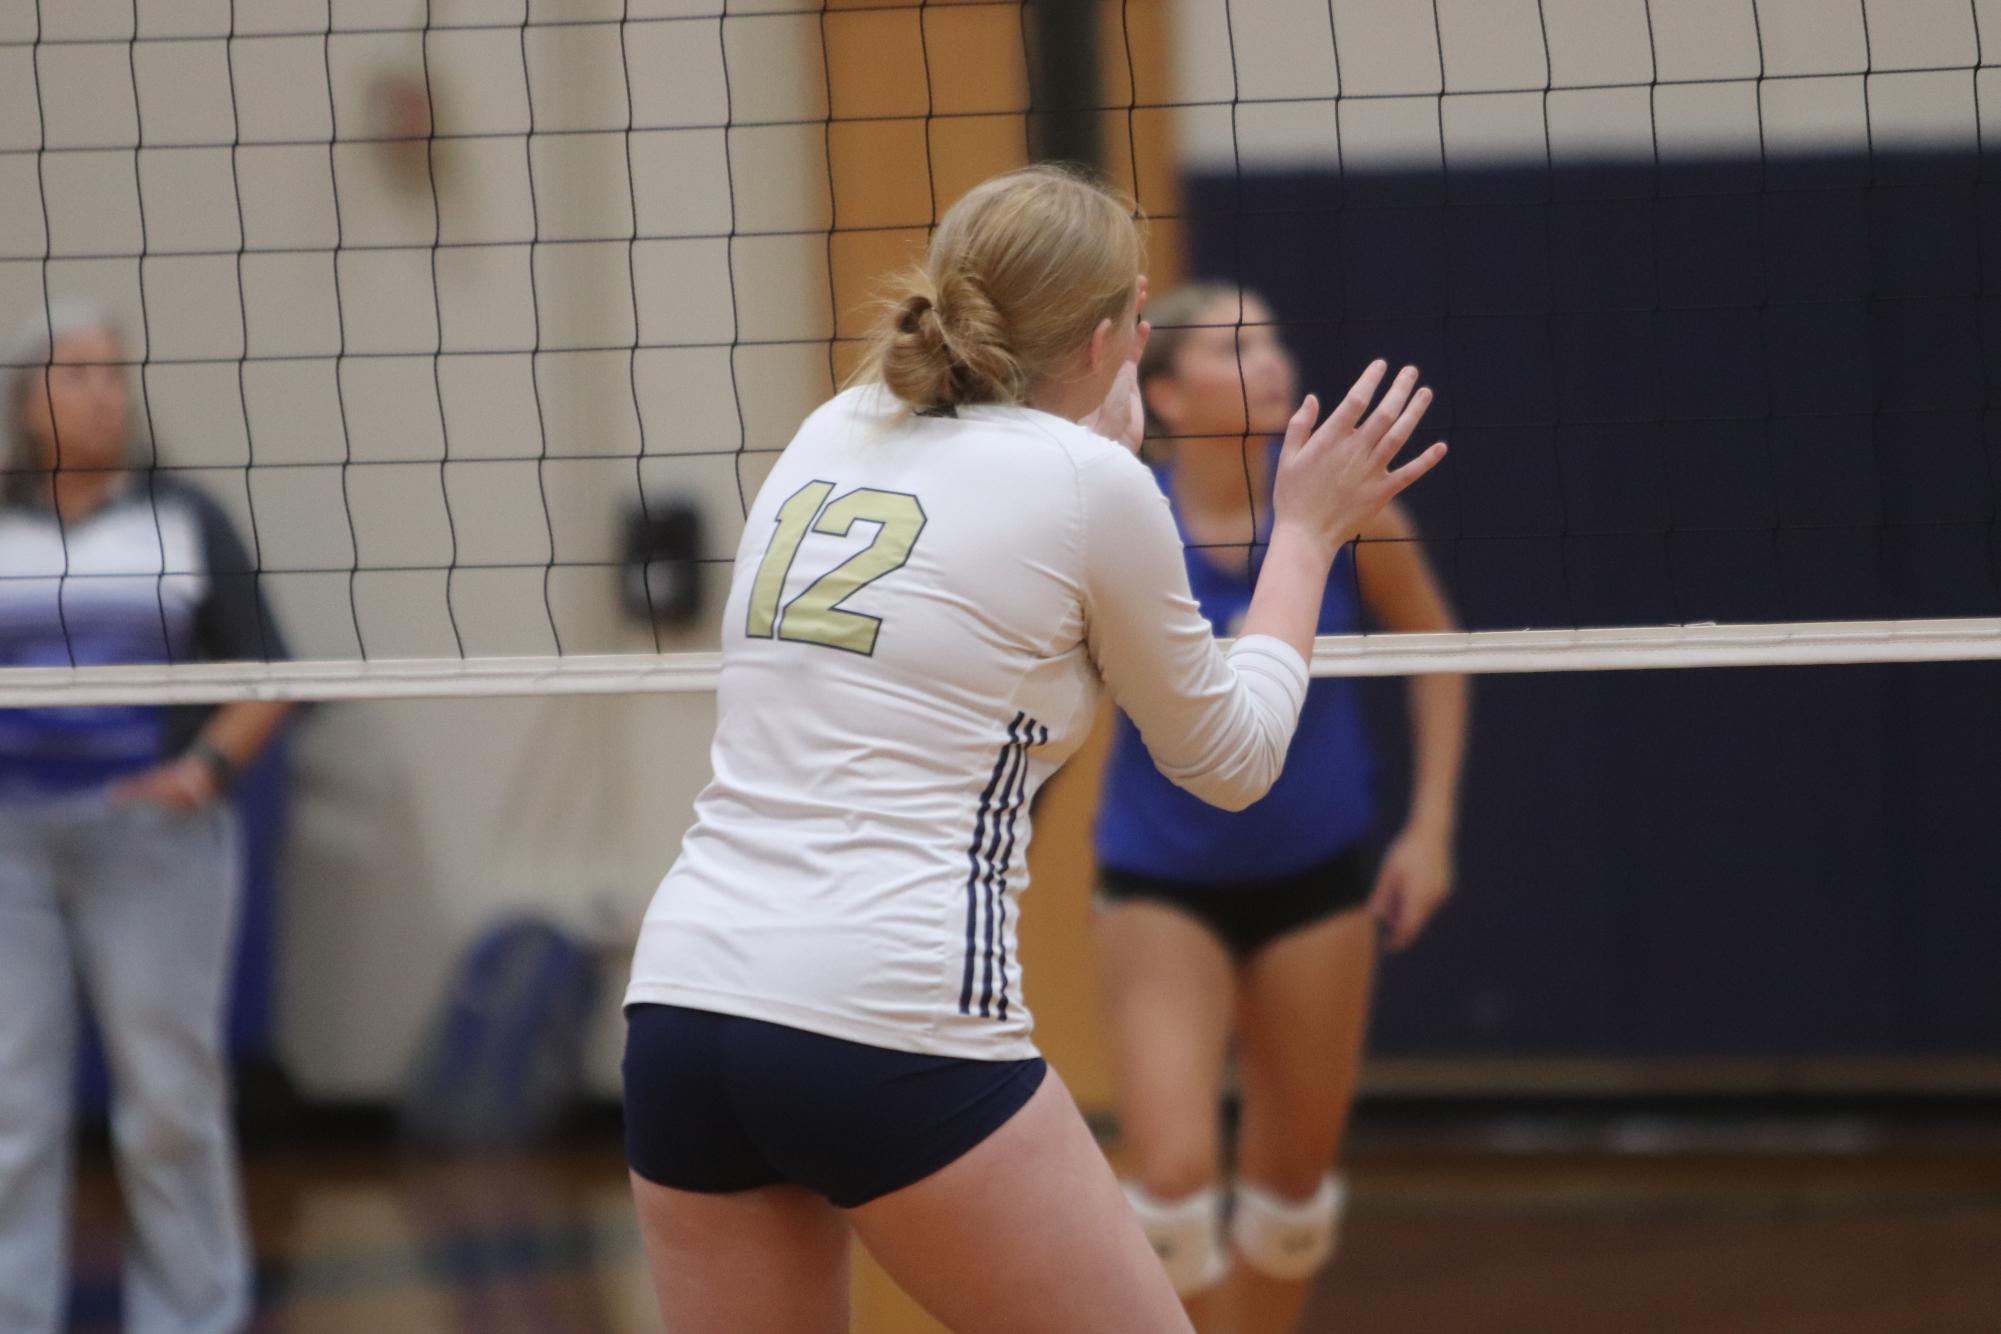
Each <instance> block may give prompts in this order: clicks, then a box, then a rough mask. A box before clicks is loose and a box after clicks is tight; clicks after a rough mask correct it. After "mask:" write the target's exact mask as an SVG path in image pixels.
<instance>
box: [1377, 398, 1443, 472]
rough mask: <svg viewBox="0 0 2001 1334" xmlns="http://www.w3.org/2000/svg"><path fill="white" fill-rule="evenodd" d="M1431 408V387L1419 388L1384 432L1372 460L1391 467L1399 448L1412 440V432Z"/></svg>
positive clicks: (1379, 465) (1380, 465) (1378, 464)
mask: <svg viewBox="0 0 2001 1334" xmlns="http://www.w3.org/2000/svg"><path fill="white" fill-rule="evenodd" d="M1430 409H1431V391H1430V390H1429V389H1419V390H1418V391H1417V392H1416V393H1414V394H1412V395H1411V396H1410V402H1408V403H1406V404H1404V408H1403V411H1401V412H1399V413H1398V414H1397V417H1396V420H1395V421H1393V422H1391V423H1390V426H1389V429H1388V430H1386V431H1384V432H1383V438H1382V439H1380V440H1378V441H1377V442H1376V445H1375V449H1374V451H1373V452H1372V454H1371V455H1370V462H1371V463H1373V464H1375V465H1376V466H1377V467H1379V468H1387V467H1389V465H1390V460H1391V459H1393V458H1395V457H1396V456H1397V451H1398V450H1400V449H1402V448H1403V447H1404V446H1405V445H1406V444H1408V443H1409V442H1410V438H1411V436H1412V434H1413V433H1415V432H1416V430H1417V424H1418V423H1419V422H1421V421H1423V420H1424V414H1425V413H1426V412H1428V411H1430Z"/></svg>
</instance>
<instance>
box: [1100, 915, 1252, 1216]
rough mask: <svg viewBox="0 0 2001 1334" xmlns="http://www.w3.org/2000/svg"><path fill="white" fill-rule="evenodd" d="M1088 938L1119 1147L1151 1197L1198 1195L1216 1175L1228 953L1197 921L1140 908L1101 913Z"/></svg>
mask: <svg viewBox="0 0 2001 1334" xmlns="http://www.w3.org/2000/svg"><path fill="white" fill-rule="evenodd" d="M1092 934H1093V941H1094V946H1095V950H1096V955H1097V961H1098V984H1099V991H1100V994H1101V996H1102V998H1103V1004H1104V1013H1105V1031H1106V1047H1107V1050H1108V1052H1109V1055H1110V1059H1111V1067H1112V1084H1113V1090H1114V1096H1115V1097H1116V1099H1117V1103H1118V1119H1119V1138H1120V1143H1121V1145H1122V1146H1123V1147H1124V1148H1125V1149H1126V1150H1127V1152H1128V1153H1129V1154H1130V1155H1131V1161H1132V1166H1133V1171H1134V1173H1135V1174H1136V1175H1137V1176H1139V1177H1140V1179H1141V1180H1142V1181H1144V1182H1145V1184H1146V1185H1147V1188H1148V1189H1149V1190H1151V1191H1153V1192H1154V1193H1155V1194H1157V1195H1160V1196H1162V1197H1163V1198H1176V1197H1179V1196H1181V1195H1185V1194H1187V1193H1189V1192H1190V1191H1195V1190H1199V1189H1201V1188H1202V1187H1203V1186H1205V1185H1207V1184H1208V1183H1209V1182H1210V1181H1211V1180H1212V1179H1213V1178H1214V1176H1215V1171H1216V1160H1217V1136H1218V1133H1219V1128H1218V1105H1219V1103H1220V1101H1221V1097H1222V1079H1223V1059H1224V1053H1225V1051H1226V1050H1227V1048H1228V1044H1229V1036H1230V1023H1231V1016H1232V1013H1233V1011H1234V1009H1235V1004H1236V982H1235V979H1234V977H1233V969H1234V965H1233V963H1232V961H1231V959H1230V955H1229V952H1228V950H1227V949H1225V948H1224V946H1223V943H1222V941H1221V940H1219V939H1217V937H1216V936H1215V934H1214V933H1213V932H1211V931H1210V930H1209V929H1208V928H1207V927H1205V926H1203V925H1202V924H1201V922H1199V921H1197V920H1196V919H1195V918H1194V917H1192V916H1190V915H1189V914H1187V913H1184V912H1182V911H1180V910H1179V909H1176V908H1171V907H1166V906H1163V905H1160V904H1155V903H1149V902H1146V901H1144V900H1139V901H1127V902H1120V903H1114V904H1110V905H1107V906H1105V907H1103V908H1101V909H1099V910H1098V911H1097V912H1096V913H1095V914H1094V920H1093V928H1092Z"/></svg>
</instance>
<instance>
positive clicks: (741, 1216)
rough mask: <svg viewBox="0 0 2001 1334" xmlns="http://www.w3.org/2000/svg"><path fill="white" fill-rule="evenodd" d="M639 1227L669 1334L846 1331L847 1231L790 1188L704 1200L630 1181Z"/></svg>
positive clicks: (827, 1207) (826, 1207) (635, 1178)
mask: <svg viewBox="0 0 2001 1334" xmlns="http://www.w3.org/2000/svg"><path fill="white" fill-rule="evenodd" d="M632 1196H633V1201H634V1203H636V1204H637V1205H638V1208H639V1231H640V1235H641V1237H642V1238H644V1240H645V1245H646V1259H647V1264H648V1267H649V1268H650V1269H651V1270H652V1274H653V1288H654V1292H655V1293H656V1294H657V1295H658V1297H659V1301H660V1314H661V1318H662V1319H663V1320H664V1321H665V1322H666V1326H667V1328H668V1329H669V1330H671V1331H673V1334H742V1331H745V1330H765V1329H768V1330H783V1331H786V1334H843V1331H845V1330H846V1329H847V1327H848V1235H849V1234H848V1226H847V1220H846V1219H844V1218H843V1217H842V1216H841V1212H840V1211H839V1210H838V1209H836V1208H834V1206H833V1205H831V1204H829V1203H827V1202H826V1200H824V1199H822V1198H821V1197H819V1196H818V1195H815V1194H813V1193H812V1192H810V1191H807V1190H803V1189H801V1188H800V1187H797V1186H764V1187H760V1188H759V1189H756V1190H745V1191H737V1192H734V1193H731V1194H720V1195H710V1194H702V1193H698V1192H694V1191H685V1190H674V1189H672V1188H671V1187H668V1186H662V1185H657V1184H655V1183H654V1182H651V1181H648V1180H646V1179H645V1178H644V1177H641V1176H639V1175H637V1174H636V1173H635V1174H633V1175H632Z"/></svg>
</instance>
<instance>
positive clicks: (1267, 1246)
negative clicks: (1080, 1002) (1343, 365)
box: [1096, 284, 1467, 1334]
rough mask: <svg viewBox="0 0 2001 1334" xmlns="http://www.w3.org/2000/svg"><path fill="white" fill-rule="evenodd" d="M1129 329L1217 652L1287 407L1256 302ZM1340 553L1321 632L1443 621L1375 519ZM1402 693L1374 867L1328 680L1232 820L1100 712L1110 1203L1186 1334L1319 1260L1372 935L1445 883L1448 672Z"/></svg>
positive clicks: (1232, 293)
mask: <svg viewBox="0 0 2001 1334" xmlns="http://www.w3.org/2000/svg"><path fill="white" fill-rule="evenodd" d="M1148 313H1149V316H1150V317H1151V319H1152V321H1153V325H1154V333H1153V337H1152V341H1151V342H1150V343H1149V344H1148V346H1147V349H1146V354H1145V357H1144V359H1143V360H1142V362H1141V365H1140V385H1141V391H1142V393H1143V395H1144V397H1145V401H1146V407H1147V424H1148V432H1149V435H1150V436H1151V437H1152V440H1151V442H1150V445H1149V453H1150V456H1151V457H1153V459H1154V462H1155V466H1156V469H1157V474H1158V476H1159V478H1160V481H1161V485H1162V489H1163V490H1165V491H1166V492H1167V494H1168V497H1169V499H1170V501H1171V502H1172V504H1173V508H1174V517H1175V521H1176V523H1177V525H1178V526H1179V528H1180V530H1181V535H1182V539H1183V541H1184V543H1185V544H1186V547H1187V552H1186V555H1187V564H1188V577H1189V585H1190V588H1191V590H1192V591H1193V593H1194V595H1195V597H1196V599H1197V600H1198V601H1199V602H1200V603H1201V607H1202V612H1203V614H1204V615H1205V616H1207V617H1208V619H1209V621H1210V623H1211V624H1212V625H1213V626H1214V627H1215V630H1216V633H1217V634H1219V635H1233V634H1237V633H1239V632H1240V630H1241V628H1242V625H1243V619H1244V614H1245V611H1246V609H1247V608H1248V606H1249V605H1250V599H1251V593H1252V590H1253V588H1254V587H1255V585H1256V580H1257V577H1258V573H1259V570H1260V567H1261V565H1262V562H1263V559H1264V552H1265V547H1264V544H1265V543H1266V542H1268V541H1269V536H1270V531H1271V519H1272V481H1273V476H1274V465H1275V463H1276V460H1277V456H1278V444H1279V437H1280V436H1281V435H1282V434H1283V432H1284V431H1285V428H1286V421H1287V418H1288V417H1289V416H1290V415H1291V413H1292V410H1293V406H1294V404H1295V402H1296V400H1295V399H1294V398H1293V395H1294V394H1295V392H1296V372H1295V369H1294V366H1293V361H1292V357H1291V355H1290V354H1289V353H1288V352H1287V350H1286V348H1285V346H1284V344H1283V343H1282V342H1281V340H1280V338H1279V335H1278V331H1277V329H1276V328H1275V326H1274V324H1273V321H1272V314H1271V311H1270V309H1269V308H1268V307H1267V306H1266V305H1265V303H1264V302H1263V301H1262V300H1260V299H1259V298H1258V297H1256V296H1255V295H1252V294H1249V293H1240V292H1239V291H1238V290H1237V289H1236V288H1234V287H1231V286H1225V285H1221V284H1201V285H1194V286H1190V287H1186V288H1183V289H1182V290H1180V291H1177V292H1173V293H1170V294H1168V295H1166V296H1164V297H1161V298H1160V299H1158V300H1156V301H1155V302H1153V303H1152V304H1151V305H1150V307H1149V312H1148ZM1361 535H1362V536H1363V537H1364V538H1365V539H1368V540H1366V541H1365V542H1364V543H1362V545H1361V546H1360V547H1359V548H1357V547H1352V546H1351V547H1349V548H1348V549H1347V550H1346V551H1344V552H1343V554H1342V555H1341V557H1340V558H1339V559H1338V560H1337V561H1336V563H1335V565H1334V567H1333V571H1332V573H1331V575H1330V577H1329V579H1328V582H1327V590H1326V596H1325V597H1324V598H1323V599H1322V602H1321V609H1320V622H1319V632H1320V633H1321V634H1344V633H1351V632H1354V631H1357V630H1360V629H1361V628H1362V625H1363V623H1364V621H1365V620H1367V621H1371V622H1373V623H1375V624H1377V625H1380V626H1383V627H1385V628H1387V629H1391V630H1407V631H1424V630H1450V629H1454V628H1456V627H1455V626H1454V623H1453V617H1452V612H1451V609H1450V608H1449V607H1448V606H1447V604H1446V601H1445V598H1444V596H1443V594H1442V593H1441V591H1440V589H1439V586H1438V581H1437V579H1436V578H1435V577H1434V575H1433V573H1432V570H1431V567H1430V564H1429V563H1428V562H1427V560H1426V559H1425V556H1424V552H1423V548H1422V547H1421V546H1420V545H1419V543H1418V541H1417V534H1416V530H1415V529H1414V527H1413V526H1412V524H1411V521H1410V518H1409V516H1408V515H1407V514H1406V513H1404V511H1403V510H1402V509H1401V508H1400V507H1399V506H1397V505H1396V504H1395V503H1392V504H1391V505H1389V506H1388V507H1387V508H1385V509H1384V510H1383V511H1382V512H1381V514H1380V515H1378V516H1377V517H1376V518H1375V519H1374V520H1373V521H1372V522H1371V523H1370V524H1369V525H1368V526H1367V527H1366V528H1365V529H1364V530H1363V532H1362V534H1361ZM1410 690H1411V721H1412V734H1413V748H1414V761H1415V763H1414V771H1413V772H1414V777H1413V787H1412V792H1411V796H1410V807H1409V812H1408V815H1407V817H1406V821H1405V823H1404V826H1403V828H1402V830H1401V832H1400V833H1399V834H1398V835H1397V837H1396V839H1395V840H1394V841H1393V842H1392V843H1391V845H1390V848H1389V850H1388V853H1387V855H1386V856H1385V857H1384V858H1383V859H1382V862H1381V865H1380V867H1377V866H1375V865H1374V864H1373V859H1372V857H1371V856H1370V854H1369V852H1368V851H1367V843H1368V840H1369V835H1370V832H1371V829H1372V827H1373V825H1374V822H1375V819H1376V815H1377V809H1376V794H1375V792H1374V785H1373V782H1372V765H1371V759H1370V755H1369V748H1368V742H1367V739H1366V737H1365V736H1364V734H1363V727H1362V719H1361V715H1360V711H1359V709H1358V707H1357V703H1356V698H1355V690H1354V685H1353V683H1352V682H1351V681H1348V680H1345V679H1339V678H1335V679H1321V680H1316V681H1315V682H1314V683H1313V685H1312V688H1311V689H1310V690H1309V692H1308V694H1307V699H1306V704H1305V707H1304V708H1303V710H1302V711H1301V715H1300V720H1299V729H1298V731H1297V733H1296V734H1295V736H1294V739H1293V742H1292V749H1291V752H1290V755H1289V757H1288V759H1287V761H1286V767H1285V772H1284V773H1283V774H1282V775H1281V776H1280V777H1279V779H1278V781H1277V782H1276V783H1275V784H1274V785H1273V786H1272V789H1271V791H1270V792H1269V793H1268V794H1267V795H1265V796H1264V797H1263V798H1262V799H1261V800H1260V801H1258V802H1257V803H1256V804H1254V805H1252V806H1250V807H1249V808H1248V809H1246V810H1243V811H1237V812H1231V811H1225V810H1218V809H1216V808H1215V807H1213V806H1208V805H1205V804H1204V803H1202V802H1200V801H1198V800H1195V799H1194V798H1192V797H1190V796H1189V795H1188V794H1187V793H1186V792H1185V791H1183V790H1181V789H1180V788H1177V787H1176V786H1175V785H1174V784H1173V783H1171V782H1169V781H1168V780H1167V779H1166V778H1165V777H1163V776H1162V775H1161V773H1160V772H1159V770H1158V769H1157V768H1156V767H1155V765H1154V763H1153V761H1152V760H1151V759H1150V758H1149V757H1148V755H1147V753H1146V748H1145V746H1144V744H1143V743H1142V741H1141V736H1140V731H1139V730H1138V729H1136V728H1135V727H1134V725H1133V723H1132V721H1131V720H1130V719H1129V718H1127V717H1126V715H1124V714H1123V713H1121V714H1120V715H1119V719H1118V730H1117V735H1116V738H1115V740H1114V742H1113V750H1112V755H1111V759H1110V762H1109V766H1108V768H1107V771H1106V776H1105V787H1104V796H1103V802H1102V805H1101V807H1100V811H1099V817H1098V826H1097V852H1098V862H1099V867H1100V880H1099V911H1098V914H1097V929H1096V935H1097V946H1098V958H1099V965H1100V972H1101V976H1102V981H1103V994H1104V997H1105V1001H1106V1005H1107V1014H1108V1019H1109V1031H1110V1036H1111V1047H1112V1055H1113V1069H1114V1077H1115V1082H1116V1086H1117V1096H1118V1109H1119V1125H1120V1130H1121V1134H1122V1138H1123V1142H1124V1143H1125V1145H1126V1146H1127V1147H1128V1148H1129V1149H1130V1150H1131V1152H1132V1158H1131V1169H1132V1177H1131V1179H1130V1180H1129V1181H1128V1182H1127V1195H1128V1197H1129V1198H1130V1200H1131V1202H1132V1205H1133V1208H1134V1211H1135V1212H1136V1213H1137V1214H1138V1215H1139V1218H1140V1221H1141V1223H1142V1225H1143V1226H1144V1227H1145V1228H1146V1230H1147V1233H1148V1235H1149V1237H1150V1238H1151V1239H1152V1241H1153V1243H1154V1247H1155V1249H1156V1250H1157V1251H1159V1252H1160V1254H1161V1256H1162V1258H1163V1259H1164V1260H1165V1262H1166V1264H1167V1268H1168V1272H1169V1276H1170V1277H1171V1278H1173V1280H1174V1282H1175V1286H1176V1288H1177V1289H1178V1290H1179V1291H1180V1292H1181V1294H1182V1296H1183V1299H1184V1300H1185V1301H1186V1302H1187V1303H1188V1306H1189V1310H1190V1313H1191V1315H1192V1316H1194V1318H1195V1321H1196V1324H1197V1326H1198V1328H1200V1327H1205V1326H1211V1325H1212V1322H1213V1321H1215V1320H1216V1319H1218V1318H1220V1312H1221V1310H1222V1309H1223V1308H1224V1306H1225V1304H1226V1303H1228V1304H1230V1306H1231V1307H1232V1308H1233V1309H1235V1310H1237V1311H1238V1312H1239V1314H1240V1316H1241V1317H1242V1318H1244V1319H1245V1320H1246V1323H1244V1324H1243V1325H1242V1326H1241V1328H1242V1329H1243V1331H1244V1334H1278V1332H1279V1331H1284V1330H1289V1329H1291V1328H1292V1327H1293V1325H1294V1323H1295V1322H1296V1320H1297V1316H1298V1311H1299V1309H1300V1307H1301V1306H1302V1305H1303V1303H1304V1300H1305V1295H1306V1291H1307V1286H1308V1284H1309V1282H1310V1280H1311V1278H1312V1276H1313V1274H1314V1273H1315V1272H1316V1271H1317V1270H1318V1269H1319V1268H1320V1267H1321V1266H1322V1265H1323V1264H1324V1263H1326V1261H1327V1260H1328V1259H1329V1258H1330V1257H1331V1256H1332V1255H1333V1253H1334V1249H1335V1244H1336V1240H1337V1236H1338V1227H1339V1220H1340V1213H1341V1202H1342V1194H1343V1190H1342V1183H1341V1180H1340V1178H1339V1177H1338V1176H1337V1175H1335V1173H1334V1168H1335V1165H1336V1162H1337V1160H1338V1158H1339V1154H1340V1148H1341V1137H1342V1132H1343V1130H1344V1128H1345V1124H1346V1120H1347V1114H1348V1107H1349V1103H1350V1100H1351V1099H1352V1097H1353V1094H1354V1088H1355V1079H1356V1073H1357V1070H1358V1067H1359V1065H1360V1059H1361V1050H1362V1041H1363V1036H1364V1031H1365V1029H1366V1027H1367V1018H1368V1002H1369V992H1370V985H1371V977H1372V973H1373V969H1374V964H1375V958H1376V950H1377V942H1378V935H1379V933H1380V935H1381V937H1382V940H1383V942H1384V943H1385V944H1386V945H1387V946H1388V947H1389V948H1391V949H1400V948H1402V947H1403V946H1405V945H1408V944H1409V943H1410V942H1411V941H1412V940H1414V939H1416V937H1417V935H1418V933H1419V932H1420V931H1421V930H1422V929H1423V928H1424V925H1425V923H1426V922H1427V921H1428V920H1429V919H1430V918H1431V915H1432V914H1433V913H1434V912H1436V911H1437V909H1438V907H1439V905H1440V904H1442V903H1443V902H1444V901H1445V898H1446V896H1447V894H1448V893H1449V892H1450V889H1451V884H1452V836H1453V826H1454V822H1455V817H1456V806H1457V802H1458V786H1459V770H1460V761H1461V754H1462V751H1463V748H1464V743H1465V732H1466V713H1467V699H1466V697H1467V690H1466V683H1465V678H1464V677H1461V676H1427V677H1418V678H1415V679H1414V680H1413V681H1412V683H1411V687H1410ZM1365 907H1366V908H1367V909H1369V911H1367V912H1364V911H1362V909H1364V908H1365ZM1233 1040H1234V1044H1235V1048H1236V1052H1237V1057H1238V1067H1237V1068H1238V1072H1239V1080H1240V1090H1241V1095H1242V1104H1241V1105H1242V1118H1241V1124H1240V1126H1239V1130H1238V1137H1237V1144H1236V1146H1235V1161H1236V1167H1237V1172H1238V1176H1237V1180H1236V1183H1235V1191H1234V1200H1227V1199H1226V1198H1225V1190H1224V1183H1223V1180H1222V1173H1221V1170H1220V1163H1221V1161H1222V1153H1221V1149H1222V1145H1221V1128H1220V1104H1221V1098H1222V1086H1223V1076H1224V1065H1225V1059H1226V1054H1227V1052H1228V1051H1229V1049H1230V1047H1231V1045H1232V1042H1233ZM1226 1211H1227V1213H1228V1223H1227V1225H1226V1223H1225V1214H1226ZM1226 1278H1228V1279H1229V1280H1230V1283H1231V1284H1232V1285H1233V1286H1235V1287H1236V1289H1237V1292H1236V1293H1235V1294H1234V1301H1233V1300H1232V1296H1231V1295H1227V1294H1225V1293H1223V1292H1222V1285H1223V1283H1224V1280H1225V1279H1226Z"/></svg>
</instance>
